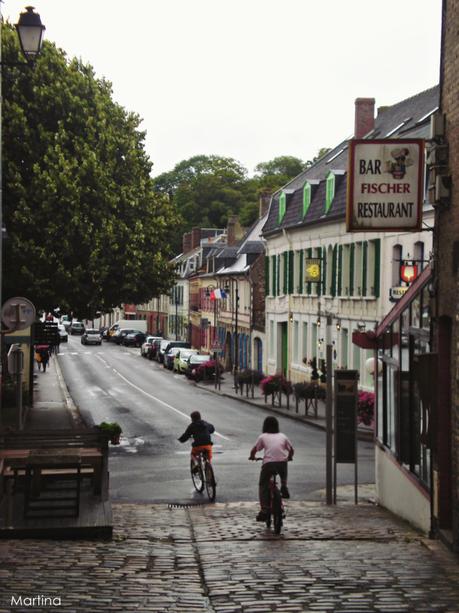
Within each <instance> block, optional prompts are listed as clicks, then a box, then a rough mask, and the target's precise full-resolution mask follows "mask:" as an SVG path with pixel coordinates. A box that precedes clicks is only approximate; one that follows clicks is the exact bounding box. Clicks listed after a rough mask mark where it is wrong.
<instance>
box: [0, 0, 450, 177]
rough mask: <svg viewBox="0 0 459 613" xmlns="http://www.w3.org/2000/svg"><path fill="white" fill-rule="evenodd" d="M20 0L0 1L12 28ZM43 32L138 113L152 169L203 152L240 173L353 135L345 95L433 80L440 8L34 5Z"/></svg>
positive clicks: (369, 3) (291, 3)
mask: <svg viewBox="0 0 459 613" xmlns="http://www.w3.org/2000/svg"><path fill="white" fill-rule="evenodd" d="M26 4H29V3H28V2H26V1H25V0H22V1H18V0H5V1H4V2H3V3H2V13H3V16H4V17H5V18H8V19H9V20H10V21H11V22H13V23H16V22H17V19H18V16H19V13H20V12H21V11H22V10H24V6H25V5H26ZM30 4H33V5H34V6H35V9H36V11H37V12H38V13H39V14H40V16H41V19H42V22H43V23H44V25H45V26H46V37H47V39H48V40H52V41H54V42H55V43H56V44H57V46H59V47H61V48H62V49H63V50H64V51H66V52H67V54H68V55H69V56H70V57H72V56H78V57H81V58H82V59H83V60H84V61H86V62H89V63H90V64H92V66H93V67H94V69H95V71H96V74H97V76H99V77H102V76H103V77H105V78H107V79H108V80H109V81H111V82H112V83H113V91H114V98H115V100H117V101H118V102H119V103H120V104H122V105H123V106H124V107H125V108H127V109H128V110H130V111H135V112H137V113H138V114H139V115H140V116H141V117H142V118H143V120H144V121H143V124H142V129H144V130H146V131H147V136H146V149H147V152H148V154H149V156H150V158H151V160H152V162H153V163H154V167H153V174H154V175H156V174H159V173H161V172H164V171H167V170H170V169H172V168H173V166H174V165H175V164H176V163H178V162H180V161H182V160H184V159H187V158H189V157H191V156H193V155H198V154H206V155H211V154H216V155H222V156H229V157H233V158H235V159H237V160H238V161H239V162H241V163H242V164H243V165H244V166H245V167H246V168H247V169H248V170H249V172H250V173H252V171H253V168H254V166H255V165H256V164H257V163H259V162H266V161H268V160H271V159H272V158H274V157H276V156H279V155H295V156H297V157H299V158H301V159H303V160H308V159H310V158H312V157H314V156H315V155H316V154H317V152H318V150H319V148H321V147H327V146H334V145H336V144H337V143H338V142H339V141H340V140H342V139H344V138H346V137H347V136H350V135H351V134H352V132H353V128H354V100H355V98H357V97H367V96H368V97H374V98H376V106H384V105H388V104H393V103H395V102H398V101H400V100H403V99H404V98H407V97H409V96H411V95H414V94H416V93H418V92H420V91H422V90H424V89H427V88H429V87H432V86H433V85H435V84H436V83H438V81H439V62H440V27H441V0H385V1H384V2H381V1H380V0H347V1H345V0H125V1H122V0H78V1H75V0H34V2H33V3H32V2H31V3H30Z"/></svg>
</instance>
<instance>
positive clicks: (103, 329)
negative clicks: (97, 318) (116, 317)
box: [99, 326, 108, 340]
mask: <svg viewBox="0 0 459 613" xmlns="http://www.w3.org/2000/svg"><path fill="white" fill-rule="evenodd" d="M107 331H108V326H101V327H100V328H99V332H100V336H101V338H102V340H107Z"/></svg>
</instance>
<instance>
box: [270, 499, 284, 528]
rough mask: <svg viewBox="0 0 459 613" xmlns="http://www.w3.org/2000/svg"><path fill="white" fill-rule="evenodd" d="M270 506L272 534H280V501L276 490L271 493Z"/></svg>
mask: <svg viewBox="0 0 459 613" xmlns="http://www.w3.org/2000/svg"><path fill="white" fill-rule="evenodd" d="M272 505H273V506H272V512H273V523H274V534H280V531H281V528H282V499H281V495H280V492H279V490H278V489H277V488H276V489H275V490H274V491H273V497H272Z"/></svg>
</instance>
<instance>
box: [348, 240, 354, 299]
mask: <svg viewBox="0 0 459 613" xmlns="http://www.w3.org/2000/svg"><path fill="white" fill-rule="evenodd" d="M354 258H355V245H354V243H352V245H351V253H350V257H349V296H353V295H354Z"/></svg>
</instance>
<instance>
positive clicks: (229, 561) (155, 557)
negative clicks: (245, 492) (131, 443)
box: [0, 502, 459, 613]
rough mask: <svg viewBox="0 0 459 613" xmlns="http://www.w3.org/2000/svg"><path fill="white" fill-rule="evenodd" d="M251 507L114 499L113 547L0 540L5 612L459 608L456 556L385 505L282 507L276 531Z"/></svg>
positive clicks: (417, 611) (390, 612)
mask: <svg viewBox="0 0 459 613" xmlns="http://www.w3.org/2000/svg"><path fill="white" fill-rule="evenodd" d="M256 510H257V507H256V505H255V504H254V503H239V504H236V503H234V504H218V503H217V504H215V505H203V506H194V507H189V508H182V507H171V508H169V507H167V506H166V505H122V504H121V505H114V525H115V536H114V539H113V541H111V542H92V541H50V540H45V541H38V540H24V541H2V542H0V611H1V612H2V613H3V612H6V611H30V610H33V611H56V610H63V611H66V612H70V611H74V612H78V613H92V612H94V613H97V612H99V611H105V612H112V611H113V612H116V611H122V612H126V613H130V612H135V611H149V612H154V613H169V612H171V613H172V612H173V613H195V612H203V611H207V612H215V613H233V612H252V613H266V612H269V611H277V612H280V613H293V612H300V611H306V612H311V613H312V612H314V613H321V612H323V613H329V612H342V613H345V612H346V613H364V612H365V613H366V612H378V613H399V612H400V613H401V612H407V611H409V612H413V613H423V612H425V613H430V612H448V613H458V612H459V564H458V558H457V557H456V556H454V555H453V554H451V553H449V552H448V551H447V550H446V549H444V548H443V546H442V545H441V544H440V543H438V542H436V541H430V540H428V539H425V538H424V537H423V536H421V535H420V534H418V533H417V532H415V531H414V530H412V529H411V528H410V527H409V526H407V525H406V524H405V523H403V522H401V521H400V520H398V519H396V518H394V517H393V516H392V515H390V514H388V513H387V512H386V511H384V510H383V509H380V508H378V507H376V506H373V505H370V504H361V505H358V506H357V507H354V506H353V505H349V504H344V505H341V506H338V507H326V506H322V505H320V504H317V503H307V502H289V504H288V509H287V519H286V525H285V530H284V531H283V534H282V535H281V536H279V537H276V536H274V535H273V534H272V533H271V531H269V530H267V529H266V528H265V526H264V525H263V524H257V523H256V522H255V521H254V516H255V513H256ZM12 597H14V598H15V602H16V603H18V602H20V601H18V599H19V598H20V597H22V605H21V604H19V605H17V606H16V605H14V603H13V605H12V604H11V603H12ZM32 598H35V601H32V600H30V599H32ZM44 598H49V599H52V598H55V599H60V600H54V605H55V606H52V605H47V604H45V603H46V601H45V600H43V599H44ZM28 599H29V600H28ZM40 599H41V600H40ZM30 603H32V605H33V603H35V605H36V606H31V604H30Z"/></svg>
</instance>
